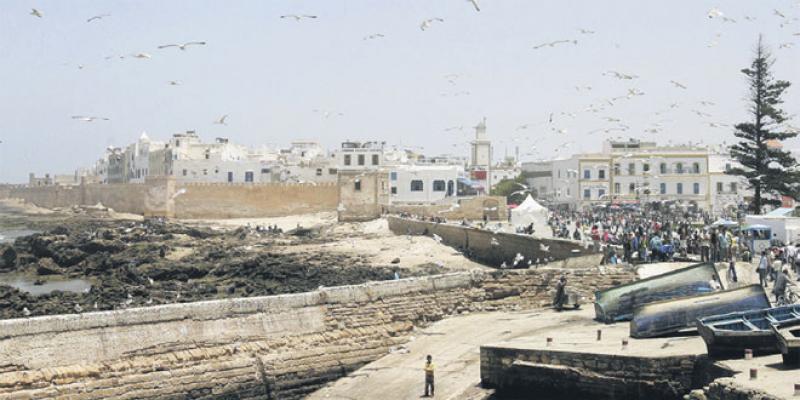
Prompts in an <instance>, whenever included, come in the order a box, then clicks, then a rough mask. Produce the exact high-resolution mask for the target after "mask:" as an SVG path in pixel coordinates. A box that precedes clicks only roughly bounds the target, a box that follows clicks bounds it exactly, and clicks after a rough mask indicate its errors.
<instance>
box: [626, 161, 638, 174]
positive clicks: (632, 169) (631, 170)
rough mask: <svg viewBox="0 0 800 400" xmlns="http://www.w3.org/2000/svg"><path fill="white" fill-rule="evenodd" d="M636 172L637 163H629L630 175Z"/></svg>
mask: <svg viewBox="0 0 800 400" xmlns="http://www.w3.org/2000/svg"><path fill="white" fill-rule="evenodd" d="M635 174H636V164H634V163H629V164H628V175H635Z"/></svg>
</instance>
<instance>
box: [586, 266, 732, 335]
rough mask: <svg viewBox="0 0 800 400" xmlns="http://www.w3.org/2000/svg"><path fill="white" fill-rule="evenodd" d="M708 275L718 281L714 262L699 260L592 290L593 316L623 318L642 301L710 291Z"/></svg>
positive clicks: (646, 301)
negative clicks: (667, 270)
mask: <svg viewBox="0 0 800 400" xmlns="http://www.w3.org/2000/svg"><path fill="white" fill-rule="evenodd" d="M712 279H715V280H716V281H717V282H720V279H719V275H718V274H717V269H716V268H714V264H711V263H703V264H695V265H690V266H688V267H685V268H681V269H676V270H675V271H672V272H667V273H666V274H661V275H656V276H653V277H650V278H647V279H642V280H639V281H636V282H632V283H628V284H625V285H620V286H615V287H613V288H611V289H606V290H600V291H597V292H595V303H594V310H595V318H596V319H597V320H598V321H602V322H605V323H611V322H615V321H626V320H629V319H631V317H632V316H633V310H634V308H636V307H637V306H640V305H642V304H647V303H652V302H656V301H661V300H668V299H674V298H678V297H687V296H694V295H698V294H703V293H710V292H712V291H713V290H714V289H713V288H712V287H711V280H712Z"/></svg>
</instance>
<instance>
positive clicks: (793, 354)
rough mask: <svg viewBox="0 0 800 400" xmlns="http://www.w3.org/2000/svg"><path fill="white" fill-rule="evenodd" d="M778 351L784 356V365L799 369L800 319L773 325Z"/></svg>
mask: <svg viewBox="0 0 800 400" xmlns="http://www.w3.org/2000/svg"><path fill="white" fill-rule="evenodd" d="M770 329H771V330H772V332H773V333H774V334H775V339H776V341H777V344H778V350H779V351H780V352H781V355H783V364H784V365H787V366H792V367H797V366H799V365H800V319H798V320H794V321H790V322H785V323H781V324H776V325H772V326H771V327H770Z"/></svg>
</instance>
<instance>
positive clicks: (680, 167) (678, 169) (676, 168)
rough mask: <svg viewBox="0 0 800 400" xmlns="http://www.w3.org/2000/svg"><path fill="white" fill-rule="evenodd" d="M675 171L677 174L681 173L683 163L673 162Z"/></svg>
mask: <svg viewBox="0 0 800 400" xmlns="http://www.w3.org/2000/svg"><path fill="white" fill-rule="evenodd" d="M675 172H676V173H678V174H682V173H683V163H677V164H675Z"/></svg>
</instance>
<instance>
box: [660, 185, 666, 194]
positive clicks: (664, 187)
mask: <svg viewBox="0 0 800 400" xmlns="http://www.w3.org/2000/svg"><path fill="white" fill-rule="evenodd" d="M659 192H660V193H661V194H667V184H666V183H662V184H660V185H659Z"/></svg>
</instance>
